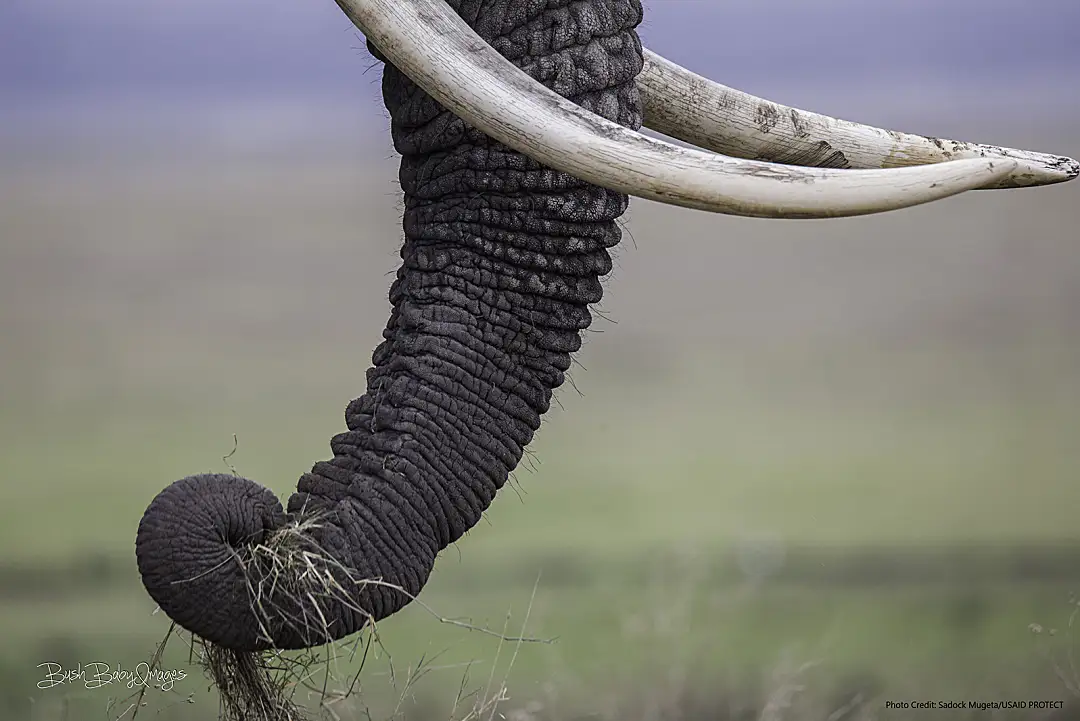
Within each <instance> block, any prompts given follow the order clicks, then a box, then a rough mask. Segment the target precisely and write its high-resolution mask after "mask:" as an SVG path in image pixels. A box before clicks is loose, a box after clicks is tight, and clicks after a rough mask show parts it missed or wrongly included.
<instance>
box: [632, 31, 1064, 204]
mask: <svg viewBox="0 0 1080 721" xmlns="http://www.w3.org/2000/svg"><path fill="white" fill-rule="evenodd" d="M637 82H638V87H639V88H640V90H641V95H642V99H643V100H644V103H645V125H646V127H649V128H652V129H653V130H656V131H657V132H660V133H663V134H665V135H669V136H671V137H673V138H678V139H679V140H682V141H685V142H687V143H691V144H693V145H696V146H697V147H700V148H706V149H708V150H713V151H715V152H717V153H723V154H725V155H731V156H735V157H739V158H753V159H757V160H770V161H773V162H778V163H790V164H792V165H801V166H808V167H829V168H863V169H865V168H879V169H884V168H905V167H911V166H918V165H928V164H933V163H942V162H946V161H950V160H958V159H965V158H1002V157H1004V158H1011V159H1013V160H1015V161H1016V168H1015V169H1014V170H1012V171H1011V172H1010V173H1008V174H1007V175H1005V176H1004V177H1001V178H998V179H995V180H993V181H991V182H989V183H988V184H986V185H985V186H983V188H985V189H990V188H1026V187H1033V186H1038V185H1051V184H1053V183H1063V182H1065V181H1068V180H1072V179H1073V178H1076V177H1077V176H1078V175H1080V162H1077V161H1076V160H1073V159H1072V158H1067V157H1065V156H1061V155H1049V154H1047V153H1036V152H1034V151H1031V150H1018V149H1016V148H1006V147H1001V146H997V145H984V144H980V143H968V142H963V141H958V140H943V139H940V138H931V137H926V136H922V135H913V134H911V133H899V132H896V131H892V130H885V129H883V128H875V127H873V126H871V125H862V124H860V123H853V122H849V121H847V120H839V119H837V118H831V117H829V116H827V115H820V114H818V113H811V112H808V111H805V110H799V109H797V108H791V107H788V106H786V105H780V104H778V103H774V102H771V101H769V100H764V99H762V98H759V97H756V96H753V95H749V94H748V93H744V92H742V91H741V90H735V89H734V88H729V87H727V86H726V85H721V84H720V83H717V82H715V81H713V80H709V79H708V78H706V77H703V76H701V75H698V74H696V73H694V72H691V71H690V70H687V69H686V68H684V67H682V66H680V65H677V64H675V63H673V62H671V61H670V60H668V59H667V58H664V57H662V56H660V55H657V54H656V53H654V52H652V51H651V50H648V49H645V67H644V68H643V69H642V71H641V74H640V75H639V76H638V81H637Z"/></svg>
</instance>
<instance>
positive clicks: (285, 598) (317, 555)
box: [202, 512, 377, 721]
mask: <svg viewBox="0 0 1080 721" xmlns="http://www.w3.org/2000/svg"><path fill="white" fill-rule="evenodd" d="M321 525H322V521H321V518H320V516H319V515H318V514H306V513H303V512H301V513H300V514H297V516H296V517H294V518H293V519H291V520H290V521H289V522H288V523H286V524H285V525H284V526H283V527H281V528H280V529H278V530H277V531H276V532H274V533H273V534H271V535H270V536H268V537H267V538H266V539H265V540H264V541H263V542H262V543H260V544H257V545H255V546H252V547H250V548H249V549H246V551H245V552H244V553H239V552H238V553H237V554H236V560H237V562H238V563H240V565H241V567H242V568H243V569H244V575H245V578H246V579H247V583H248V593H249V598H250V599H251V611H252V613H253V614H254V616H255V618H256V620H257V622H258V624H259V635H260V640H263V641H266V642H267V643H268V644H272V643H273V639H274V638H275V637H278V638H280V635H281V632H282V631H283V630H286V631H288V632H290V633H292V634H295V635H297V636H299V637H300V638H301V639H303V640H304V641H310V642H312V644H313V645H318V644H319V642H320V641H322V642H323V644H322V645H324V646H326V648H327V652H328V654H329V653H332V651H331V650H330V649H331V647H332V644H331V639H333V638H334V636H335V633H334V631H335V629H333V628H332V624H334V623H335V622H338V623H340V621H336V619H337V618H338V617H339V616H340V615H341V611H352V612H355V613H357V614H359V615H361V616H367V617H368V619H369V621H371V617H370V614H368V613H367V612H366V611H365V610H363V609H362V608H360V607H359V606H358V605H357V603H356V598H357V595H358V592H359V590H360V589H361V588H362V586H363V585H364V584H366V583H368V582H369V580H368V579H357V578H355V577H354V576H353V573H352V572H351V571H350V569H348V568H346V567H345V566H344V565H342V564H341V563H340V562H339V561H337V560H336V559H335V558H333V556H331V555H330V554H329V553H327V552H326V551H325V550H324V549H322V548H321V547H320V546H319V545H318V543H317V542H316V541H315V540H314V538H315V536H314V533H313V532H314V531H316V530H317V529H318V528H320V527H321ZM368 625H369V626H370V628H371V629H372V635H373V637H374V638H377V635H374V625H373V624H370V623H369V624H368ZM203 649H204V652H203V654H202V664H203V667H204V669H205V671H206V672H207V674H208V675H209V676H210V678H211V679H212V680H213V682H214V685H215V686H217V688H218V691H219V693H220V696H221V718H222V719H224V721H305V720H306V719H308V718H309V716H308V715H307V714H306V712H305V711H304V709H303V708H302V707H301V706H300V705H299V704H297V703H296V702H295V701H294V696H295V693H296V690H297V689H298V688H300V687H303V686H305V685H310V680H311V677H312V675H313V669H314V667H315V666H316V665H318V664H319V663H320V662H321V661H322V657H321V655H320V654H318V653H301V654H300V655H299V656H298V657H286V656H284V655H283V654H282V653H281V652H279V651H262V652H244V651H235V650H232V649H226V648H221V647H219V646H216V645H215V644H212V643H208V642H204V643H203ZM327 668H328V669H329V664H327ZM327 681H329V678H327ZM322 692H323V693H322V699H320V703H321V701H324V700H326V698H327V697H329V696H332V695H333V696H337V695H338V694H335V693H334V692H333V691H332V690H331V689H330V688H329V687H328V684H324V687H323V689H322Z"/></svg>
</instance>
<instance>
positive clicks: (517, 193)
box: [136, 0, 643, 650]
mask: <svg viewBox="0 0 1080 721" xmlns="http://www.w3.org/2000/svg"><path fill="white" fill-rule="evenodd" d="M449 4H450V6H451V7H453V8H454V9H455V11H457V12H458V13H459V14H460V15H461V17H463V18H464V19H466V21H467V22H469V24H470V25H472V26H473V28H474V29H475V30H476V31H477V33H478V34H479V35H480V36H481V37H482V38H484V39H485V40H486V41H487V42H489V43H491V44H493V45H494V46H495V48H496V49H497V50H499V52H500V53H501V54H502V55H503V56H504V57H506V58H507V59H509V60H510V61H511V62H514V63H515V64H517V65H518V66H519V67H521V68H522V69H523V70H524V71H525V72H527V73H529V74H530V75H532V76H533V77H534V78H536V79H537V80H538V81H540V82H541V83H543V84H545V85H547V86H548V87H550V88H552V89H553V90H555V91H556V92H558V93H559V94H561V95H563V96H564V97H567V98H569V99H570V100H572V101H574V102H575V103H577V104H578V105H581V106H583V107H586V108H588V109H589V110H591V111H593V112H595V113H597V114H599V115H602V116H604V117H606V118H607V119H609V120H612V121H614V122H618V123H620V124H622V125H624V126H627V127H630V128H634V129H637V128H639V127H640V126H641V122H642V105H641V100H640V97H639V95H638V92H637V89H636V87H635V85H634V78H635V76H636V75H637V74H638V73H639V72H640V71H641V68H642V64H643V60H642V49H641V44H640V41H639V40H638V37H637V34H636V32H635V30H634V28H636V26H637V25H638V23H639V22H640V21H641V17H642V13H641V5H640V0H575V1H572V2H566V0H550V2H548V3H547V4H546V6H545V4H544V3H521V2H517V1H516V0H495V1H494V2H493V1H492V0H449ZM371 50H372V52H373V53H374V54H375V55H376V57H379V58H380V59H383V58H382V57H381V55H380V53H379V52H378V49H377V48H374V47H371ZM383 97H384V100H385V102H386V105H387V108H388V109H389V111H390V116H391V120H392V126H391V131H392V135H393V139H394V144H395V148H396V149H397V151H398V152H399V153H400V154H401V156H402V161H401V170H400V176H399V177H400V182H401V186H402V190H403V191H404V196H405V212H404V223H403V225H404V231H405V243H404V245H403V246H402V248H401V258H402V264H401V266H400V268H399V270H398V272H397V277H396V280H395V281H394V283H393V284H392V286H391V289H390V302H391V305H392V311H391V315H390V319H389V321H388V323H387V325H386V328H385V330H384V331H383V342H382V343H381V345H380V346H379V347H378V348H377V349H376V350H375V353H374V355H373V358H372V362H373V367H371V368H370V369H369V370H368V371H367V390H366V392H365V393H364V395H362V396H361V397H360V398H357V399H356V400H354V401H352V402H351V403H349V405H348V407H347V409H346V412H345V420H346V426H347V428H348V430H347V431H346V432H344V433H341V434H339V435H337V436H336V437H334V439H333V440H332V442H331V450H332V451H333V454H334V456H333V458H332V459H331V460H328V461H323V462H319V463H316V464H315V466H314V467H313V468H312V470H311V472H310V473H306V474H304V475H303V476H302V477H301V478H300V481H299V483H298V486H297V492H296V493H295V494H294V495H293V496H292V497H291V499H290V500H289V503H288V509H287V512H286V511H285V510H283V509H282V508H281V506H280V505H279V504H278V502H277V500H276V498H275V497H274V495H273V494H272V493H271V492H270V491H268V490H267V489H265V488H263V487H261V486H259V485H257V484H255V483H254V482H252V481H248V480H246V479H242V478H238V477H235V476H227V475H202V476H191V477H188V478H185V479H182V480H180V481H177V482H176V483H174V484H173V485H171V486H169V487H168V488H166V489H165V490H164V491H163V492H162V493H161V494H160V495H159V496H158V497H157V498H155V499H154V501H153V502H152V503H151V504H150V506H149V508H148V509H147V511H146V513H145V515H144V517H143V520H142V522H141V524H140V526H139V532H138V536H137V541H136V555H137V557H138V562H139V569H140V572H141V574H142V578H143V583H144V585H145V586H146V588H147V591H148V592H149V593H150V595H151V597H152V598H154V600H155V601H157V603H158V604H159V605H160V606H161V607H162V609H163V610H164V611H165V612H166V613H167V614H168V615H169V616H170V617H171V618H172V619H174V620H175V621H176V622H177V623H179V624H180V625H181V626H183V627H184V628H186V629H188V630H189V631H192V632H193V633H196V634H198V635H199V636H202V637H203V638H206V639H207V640H210V641H212V642H214V643H216V644H218V645H220V646H224V647H227V648H233V649H237V650H261V649H265V648H270V647H276V648H299V647H307V646H312V645H317V644H321V643H325V642H327V641H330V640H334V639H337V638H342V637H344V636H347V635H349V634H351V633H354V632H355V631H357V630H359V629H360V628H361V627H362V626H363V625H364V623H365V622H366V621H368V620H373V621H377V620H380V619H382V618H384V617H386V616H388V615H390V614H392V613H394V612H395V611H397V610H399V609H400V608H402V607H403V606H404V605H406V604H407V603H408V602H409V601H410V600H411V599H412V598H413V597H414V596H415V595H417V594H418V593H419V592H420V590H421V588H422V587H423V585H424V583H425V582H426V580H427V578H428V576H429V574H430V572H431V570H432V568H433V566H434V563H435V557H436V555H437V554H438V553H439V552H440V551H441V550H442V549H443V548H445V547H446V546H447V545H449V544H450V543H453V542H454V541H456V540H457V539H458V538H460V537H461V536H462V534H464V533H465V532H466V531H467V530H469V529H470V528H472V527H473V526H474V525H475V524H476V523H477V522H478V521H479V520H480V516H481V514H482V513H483V512H484V511H485V510H486V509H487V508H488V506H489V505H490V504H491V502H492V500H493V499H494V497H495V494H496V492H497V491H498V490H499V489H500V488H501V487H502V486H503V484H504V483H505V482H506V480H507V478H508V476H509V474H510V472H511V471H512V470H513V469H514V468H515V467H516V466H517V464H518V462H519V461H520V460H521V456H522V454H523V451H524V448H525V446H526V445H527V444H528V443H529V442H531V440H532V438H533V435H534V433H535V432H536V430H537V429H538V428H539V426H540V417H541V415H542V414H543V413H545V412H546V411H547V410H548V407H549V405H550V402H551V395H552V391H553V390H554V389H555V388H558V387H559V386H560V385H562V383H563V381H564V378H565V375H564V374H565V373H566V371H567V370H568V369H569V367H570V354H571V353H573V352H574V351H577V350H578V349H579V348H580V346H581V336H580V333H581V331H582V330H584V329H585V328H587V327H588V326H589V323H590V322H591V314H590V312H589V309H588V306H589V304H591V303H596V302H598V301H600V299H601V296H602V287H601V283H600V277H601V276H603V275H605V274H607V273H608V272H609V271H610V270H611V257H610V255H609V253H608V250H609V249H610V248H612V247H613V246H615V245H616V244H617V243H618V242H619V240H620V238H621V231H620V229H619V226H618V225H617V222H616V221H617V219H618V218H619V217H620V216H621V215H622V214H623V212H624V211H625V210H626V207H627V203H628V197H627V196H626V195H623V194H621V193H616V192H613V191H609V190H605V189H602V188H599V187H597V186H593V185H590V184H588V183H585V182H583V181H580V180H578V179H576V178H574V177H572V176H569V175H566V174H564V173H560V172H556V171H554V170H551V169H549V168H546V167H544V166H542V165H540V164H539V163H537V162H535V161H533V160H531V159H530V158H528V157H527V156H525V155H522V154H520V153H517V152H515V151H513V150H510V149H509V148H507V147H506V146H503V145H501V144H499V143H497V142H495V141H493V140H491V139H490V138H488V137H487V136H485V135H483V134H482V133H480V132H479V131H477V130H475V129H474V128H472V127H470V126H468V125H466V124H465V123H464V122H463V121H461V120H460V119H459V118H457V117H456V116H454V115H452V114H451V113H449V112H448V111H446V109H445V108H443V107H442V106H441V105H439V104H438V103H436V102H435V101H434V100H432V99H431V98H430V97H429V96H428V95H426V94H425V93H424V92H423V91H422V90H420V89H419V88H418V87H417V86H416V85H415V84H414V83H413V82H412V81H410V80H409V79H408V78H407V77H406V76H405V75H403V74H402V73H401V72H399V71H398V70H397V69H396V68H395V67H394V66H393V65H390V64H387V65H386V67H385V70H384V74H383ZM343 315H344V318H343V320H344V321H345V322H346V323H347V321H348V315H347V311H346V313H345V314H343Z"/></svg>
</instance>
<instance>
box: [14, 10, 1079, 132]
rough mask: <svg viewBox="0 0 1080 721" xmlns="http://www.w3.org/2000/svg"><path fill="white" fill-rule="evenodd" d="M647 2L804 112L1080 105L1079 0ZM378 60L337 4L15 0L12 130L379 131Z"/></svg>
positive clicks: (697, 54) (748, 85)
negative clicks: (250, 117)
mask: <svg viewBox="0 0 1080 721" xmlns="http://www.w3.org/2000/svg"><path fill="white" fill-rule="evenodd" d="M645 3H646V13H647V14H646V20H645V23H644V25H643V26H642V29H641V33H642V36H643V38H644V40H645V42H646V44H647V45H649V46H650V47H651V48H653V49H654V50H656V51H658V52H660V53H662V54H664V55H667V56H668V57H670V58H672V59H674V60H676V61H678V62H681V63H683V64H685V65H687V66H689V67H691V68H692V69H694V70H696V71H698V72H702V73H704V74H707V75H710V76H711V77H714V78H716V79H717V80H719V81H721V82H723V83H725V84H728V85H733V86H736V87H739V88H741V89H745V90H747V91H749V92H753V93H757V94H759V95H765V96H767V97H770V98H772V99H775V100H778V101H781V102H786V103H789V104H793V105H802V106H810V107H811V109H819V110H822V111H825V112H833V113H836V114H841V113H847V115H848V116H850V115H851V114H852V113H851V112H849V109H851V110H854V114H856V115H858V118H857V119H859V120H864V121H868V122H872V121H874V120H875V118H874V117H871V116H868V114H867V107H868V106H871V105H873V103H876V102H881V101H883V100H884V101H888V100H889V99H890V97H892V99H893V100H894V101H895V102H896V103H899V104H900V105H901V106H902V105H903V103H905V102H906V103H909V104H910V103H911V102H912V97H913V96H912V94H911V93H912V92H913V90H912V89H913V88H921V89H923V91H925V96H926V97H927V98H929V97H934V96H935V95H937V96H942V97H944V98H945V99H946V101H945V102H946V103H947V102H948V99H949V98H952V99H953V101H954V102H955V103H957V104H970V103H972V102H978V103H982V104H983V105H985V106H986V107H987V108H993V109H996V111H998V112H1003V113H1007V114H1009V113H1011V114H1016V115H1018V116H1019V117H1023V116H1024V114H1029V115H1030V114H1031V112H1032V111H1031V110H1029V109H1027V108H1026V107H1025V104H1026V103H1029V102H1038V103H1040V112H1059V111H1063V110H1064V109H1076V108H1078V107H1080V80H1078V76H1080V42H1077V37H1078V35H1080V2H1076V0H1024V1H1023V2H1019V1H1017V0H876V1H875V2H865V0H818V1H816V2H813V1H810V0H645ZM372 64H373V61H372V60H371V58H370V57H369V56H368V54H367V52H366V50H364V49H363V40H362V38H361V36H360V34H359V33H358V32H357V31H356V30H355V29H354V28H353V27H352V25H351V24H350V23H349V22H348V20H347V19H346V18H345V17H344V15H343V14H342V13H341V11H340V10H339V9H338V8H337V6H336V5H335V3H333V2H331V0H319V1H318V2H305V1H303V0H182V1H176V2H146V1H145V0H92V2H84V3H70V2H60V0H4V2H0V126H2V127H0V130H6V131H7V134H8V135H9V136H10V135H11V134H13V133H14V134H19V133H20V132H21V131H25V130H27V129H30V130H34V129H37V130H40V129H41V127H43V124H44V126H45V127H47V128H48V129H49V131H50V132H56V131H58V129H62V128H64V127H65V126H73V125H76V124H77V125H79V126H80V127H83V128H84V129H85V128H86V127H91V129H92V126H95V124H96V126H99V127H98V129H103V130H104V129H108V128H110V127H114V126H115V128H117V129H122V128H128V129H131V130H132V131H134V129H137V128H140V127H141V128H143V129H145V128H146V127H147V126H153V125H154V124H155V123H159V122H165V121H166V119H168V118H173V120H175V116H176V114H177V113H178V112H182V113H183V114H184V115H185V116H188V118H189V119H191V120H192V121H193V122H194V121H196V120H198V119H201V120H202V121H203V122H209V121H208V118H211V117H214V118H217V119H218V120H217V121H215V122H220V123H225V124H228V123H230V122H232V123H233V124H235V125H239V126H241V127H242V126H244V125H245V123H249V121H246V120H244V119H243V113H244V109H245V108H246V109H248V111H250V112H251V113H253V114H255V115H258V114H260V113H269V114H270V115H272V117H273V120H272V124H273V125H274V126H275V127H277V128H279V129H280V128H282V127H288V126H289V125H290V124H292V125H294V126H296V127H306V126H308V125H310V124H312V123H318V122H323V120H321V119H320V118H324V117H334V116H335V111H334V110H332V109H333V108H340V107H351V108H352V110H351V111H350V112H349V114H348V115H347V116H344V115H340V113H338V114H337V115H338V117H339V120H340V121H341V122H342V123H356V122H357V118H358V117H363V119H364V120H363V122H367V121H371V122H372V123H373V125H368V126H367V127H371V128H374V127H383V126H384V125H385V120H384V117H383V115H382V114H381V112H380V111H379V107H378V106H379V102H378V93H379V86H378V80H379V77H380V73H379V72H378V70H377V69H371V70H369V68H370V66H371V65H372ZM891 84H896V86H897V88H898V90H897V91H896V92H895V93H892V92H890V91H889V90H887V88H888V87H889V85H891ZM905 93H906V94H907V95H906V96H905V95H904V94H905ZM849 101H850V102H849ZM854 101H858V102H854ZM925 102H929V101H925ZM1047 103H1049V107H1048V106H1047ZM253 108H260V109H262V110H251V109H253ZM267 108H270V109H271V110H266V109H267ZM209 109H215V110H214V111H213V112H210V110H209ZM947 110H948V108H945V109H944V110H943V112H945V111H947ZM976 110H978V109H976V108H973V107H969V111H976ZM229 112H233V115H231V116H230V115H229ZM73 113H74V115H73ZM215 113H216V115H215ZM222 117H232V118H233V119H232V120H231V121H230V120H221V118H222ZM73 121H75V122H73ZM264 122H269V121H267V120H266V119H265V118H264ZM196 124H197V123H196ZM129 126H130V127H129ZM353 127H355V126H353ZM253 132H254V131H253Z"/></svg>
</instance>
